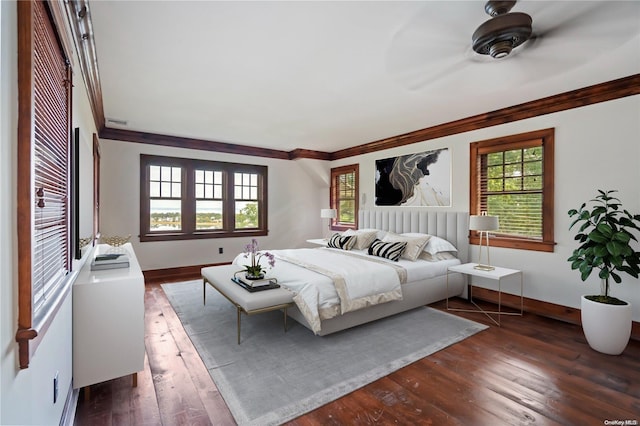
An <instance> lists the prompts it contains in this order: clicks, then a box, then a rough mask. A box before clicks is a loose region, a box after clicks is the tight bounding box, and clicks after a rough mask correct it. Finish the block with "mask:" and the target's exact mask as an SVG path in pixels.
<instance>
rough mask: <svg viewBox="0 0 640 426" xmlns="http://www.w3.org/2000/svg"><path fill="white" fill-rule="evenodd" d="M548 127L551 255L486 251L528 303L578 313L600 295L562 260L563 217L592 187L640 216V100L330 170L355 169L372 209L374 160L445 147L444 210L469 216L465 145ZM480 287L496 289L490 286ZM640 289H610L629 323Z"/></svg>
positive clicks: (566, 242)
mask: <svg viewBox="0 0 640 426" xmlns="http://www.w3.org/2000/svg"><path fill="white" fill-rule="evenodd" d="M550 127H554V128H555V188H554V190H555V200H554V203H555V216H554V223H555V241H556V243H557V245H556V246H555V250H554V252H553V253H543V252H534V251H525V250H514V249H503V248H497V247H495V248H491V262H492V263H493V264H495V265H500V266H505V267H510V268H515V269H522V270H523V271H524V273H525V290H524V294H525V297H529V298H532V299H537V300H542V301H546V302H551V303H555V304H559V305H563V306H570V307H574V308H579V306H580V296H581V295H582V294H587V293H589V294H592V293H596V294H597V293H599V285H600V282H599V279H598V278H597V274H593V276H592V277H590V279H589V280H587V282H586V283H583V282H582V281H581V280H580V275H579V273H577V272H576V271H572V270H571V268H570V266H569V263H568V262H567V261H566V259H567V258H568V257H569V256H570V255H571V252H572V251H573V249H574V248H575V247H576V244H575V241H574V240H573V237H574V235H575V234H574V233H573V232H569V231H568V227H569V223H570V221H569V217H568V216H567V211H568V210H569V209H571V208H578V207H579V206H580V205H581V204H582V202H584V201H587V200H589V199H591V198H593V197H594V196H595V195H596V190H597V189H617V190H619V194H618V195H619V197H620V198H621V200H622V202H623V205H624V207H625V208H627V209H628V210H629V211H631V212H633V213H636V214H637V213H640V185H639V182H640V168H638V164H639V163H640V162H639V160H640V143H639V142H638V141H640V96H633V97H627V98H623V99H618V100H614V101H610V102H605V103H599V104H595V105H590V106H587V107H582V108H578V109H573V110H569V111H563V112H559V113H555V114H549V115H545V116H541V117H535V118H531V119H527V120H522V121H518V122H514V123H508V124H504V125H500V126H494V127H491V128H486V129H481V130H475V131H472V132H467V133H463V134H459V135H452V136H448V137H444V138H439V139H435V140H430V141H425V142H421V143H416V144H412V145H408V146H404V147H400V148H396V149H391V150H386V151H380V152H375V153H371V154H366V155H360V156H356V157H351V158H346V159H342V160H340V161H335V162H333V163H332V164H331V166H332V167H337V166H342V165H346V164H353V163H359V164H360V166H359V167H360V192H361V202H362V198H365V199H366V203H365V204H364V205H363V204H361V207H363V208H375V206H374V202H375V196H374V194H375V191H374V169H375V160H376V159H381V158H388V157H391V156H396V155H400V154H408V153H414V152H420V151H423V150H424V151H426V150H432V149H436V148H443V147H449V148H450V150H451V157H452V207H451V208H441V209H442V210H462V211H467V210H468V209H469V144H470V143H471V142H475V141H480V140H484V139H490V138H495V137H498V136H504V135H512V134H517V133H523V132H530V131H534V130H538V129H544V128H550ZM362 194H364V197H363V196H362ZM380 208H384V207H380ZM435 209H437V208H435ZM471 254H472V259H471V260H473V259H477V256H478V251H477V246H473V247H472V251H471ZM481 284H482V285H483V286H485V284H486V287H489V288H495V287H491V286H490V285H489V283H481ZM639 285H640V282H638V279H634V278H632V277H630V276H624V278H623V284H622V285H619V284H615V283H613V286H612V293H613V295H614V296H616V297H619V298H621V299H624V300H626V301H628V302H630V303H631V304H632V305H633V319H634V321H640V291H639V290H640V287H639ZM507 292H509V293H518V292H519V282H518V281H517V280H516V282H511V283H507Z"/></svg>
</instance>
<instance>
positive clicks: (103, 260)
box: [91, 253, 129, 271]
mask: <svg viewBox="0 0 640 426" xmlns="http://www.w3.org/2000/svg"><path fill="white" fill-rule="evenodd" d="M128 267H129V256H128V255H126V254H122V253H112V254H111V253H110V254H99V255H97V256H96V257H94V258H93V260H92V261H91V270H92V271H99V270H103V269H118V268H128Z"/></svg>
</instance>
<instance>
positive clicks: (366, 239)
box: [342, 229, 378, 250]
mask: <svg viewBox="0 0 640 426" xmlns="http://www.w3.org/2000/svg"><path fill="white" fill-rule="evenodd" d="M342 235H344V236H345V237H347V236H352V235H353V236H355V237H356V242H355V244H354V246H353V248H354V249H356V250H366V249H368V248H369V246H370V245H371V243H372V242H373V240H375V239H376V236H377V235H378V231H377V230H376V229H358V230H357V231H354V230H353V229H347V230H346V231H344V232H343V233H342Z"/></svg>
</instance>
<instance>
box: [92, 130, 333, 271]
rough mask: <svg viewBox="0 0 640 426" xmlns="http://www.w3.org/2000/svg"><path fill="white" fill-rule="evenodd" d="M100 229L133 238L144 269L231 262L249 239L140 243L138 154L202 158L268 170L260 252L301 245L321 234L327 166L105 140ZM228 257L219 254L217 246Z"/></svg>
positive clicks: (103, 145) (325, 164)
mask: <svg viewBox="0 0 640 426" xmlns="http://www.w3.org/2000/svg"><path fill="white" fill-rule="evenodd" d="M100 146H101V152H102V155H101V165H100V169H101V171H100V173H101V182H100V231H101V233H102V234H103V235H109V236H111V235H124V236H126V235H129V234H131V242H132V244H133V247H134V249H135V251H136V256H137V257H138V261H139V262H140V266H141V267H142V269H143V270H151V269H164V268H173V267H179V266H190V265H202V264H208V263H221V262H230V261H231V260H233V258H234V257H235V256H236V255H237V254H238V253H241V252H242V250H243V247H244V246H245V245H246V244H248V243H249V241H250V238H249V237H236V238H220V239H200V240H183V241H153V242H142V243H141V242H140V238H139V234H140V154H153V155H164V156H170V157H171V156H173V157H186V158H198V159H206V160H216V161H226V162H236V163H244V164H256V165H265V166H268V168H269V170H268V190H269V200H268V216H269V218H268V221H269V235H268V236H265V237H258V238H257V239H258V244H259V246H260V248H261V249H265V250H266V249H278V248H290V247H302V246H305V245H306V242H305V240H307V239H309V238H318V237H320V236H321V235H322V229H321V226H322V224H321V221H320V209H321V208H322V207H327V205H328V203H329V201H328V197H329V183H328V181H324V182H323V181H322V180H321V179H318V175H319V174H320V175H322V174H323V175H325V176H326V175H327V174H328V173H329V164H328V162H321V161H317V160H305V161H289V160H277V159H269V158H261V157H252V156H244V155H235V154H222V153H216V152H208V151H200V150H189V149H182V148H172V147H162V146H152V145H145V144H137V143H130V142H122V141H113V140H102V141H101V142H100ZM220 247H221V248H223V251H224V253H223V254H218V248H220Z"/></svg>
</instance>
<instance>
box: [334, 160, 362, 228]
mask: <svg viewBox="0 0 640 426" xmlns="http://www.w3.org/2000/svg"><path fill="white" fill-rule="evenodd" d="M330 194H331V195H330V205H331V208H332V209H335V210H336V212H337V215H336V218H335V219H332V223H331V229H333V230H336V231H344V230H346V229H356V228H357V227H358V194H359V192H358V165H357V164H352V165H349V166H342V167H336V168H333V169H331V192H330Z"/></svg>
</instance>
